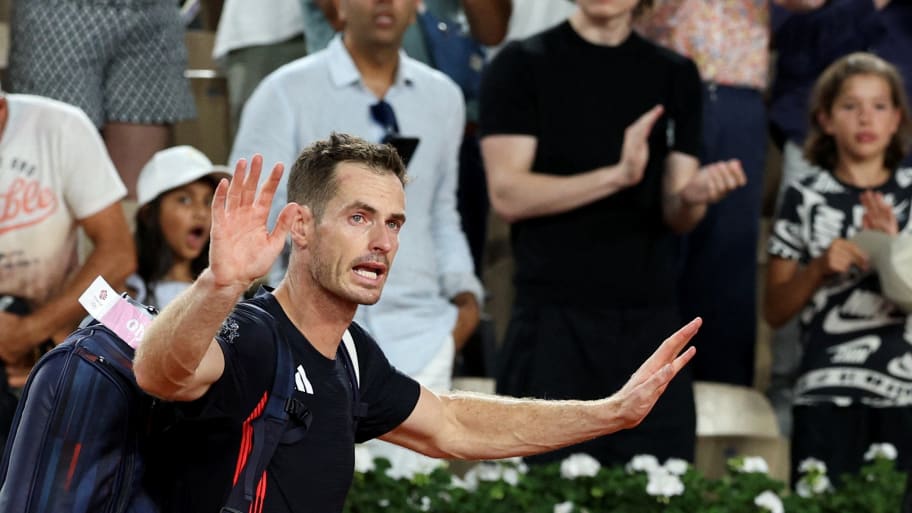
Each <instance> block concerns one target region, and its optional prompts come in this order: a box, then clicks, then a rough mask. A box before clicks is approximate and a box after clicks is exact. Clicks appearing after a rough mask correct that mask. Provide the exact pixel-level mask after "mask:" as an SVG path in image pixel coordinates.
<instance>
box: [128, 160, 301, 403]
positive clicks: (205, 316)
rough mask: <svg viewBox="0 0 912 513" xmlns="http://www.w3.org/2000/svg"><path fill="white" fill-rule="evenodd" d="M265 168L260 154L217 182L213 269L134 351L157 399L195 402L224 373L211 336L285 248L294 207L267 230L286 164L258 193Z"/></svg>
mask: <svg viewBox="0 0 912 513" xmlns="http://www.w3.org/2000/svg"><path fill="white" fill-rule="evenodd" d="M262 166H263V158H262V157H261V156H259V155H257V156H255V157H254V158H253V160H252V162H251V166H250V173H249V174H247V172H246V168H247V163H246V162H245V161H244V160H240V161H239V162H238V164H237V167H236V168H235V174H234V178H233V179H232V181H231V184H230V185H229V184H228V182H227V180H222V181H221V182H220V183H219V185H218V187H217V188H216V189H215V195H214V197H213V199H212V235H211V242H210V248H209V268H208V269H206V270H205V271H203V273H202V274H201V275H200V277H199V278H198V279H197V280H196V282H194V283H193V285H191V286H190V288H189V289H187V290H186V291H184V293H183V294H181V295H180V296H178V297H177V298H176V299H175V300H174V301H172V302H171V304H169V305H168V306H167V308H165V309H164V310H163V311H162V312H161V314H159V316H158V317H156V318H155V320H154V321H153V322H152V324H150V325H149V329H148V330H147V331H146V334H145V336H144V337H143V343H142V345H140V346H139V349H138V351H137V352H136V358H135V359H134V363H133V371H134V373H135V374H136V381H137V383H139V386H140V387H141V388H142V389H143V390H145V391H146V392H148V393H150V394H152V395H154V396H156V397H160V398H163V399H168V400H177V401H190V400H193V399H197V398H199V397H201V396H202V395H203V394H205V393H206V391H207V390H209V387H210V386H211V385H212V384H213V383H215V382H216V381H217V380H218V379H219V377H221V375H222V372H223V371H224V365H225V361H224V357H223V355H222V352H221V348H220V347H219V345H218V343H217V342H216V341H215V339H214V338H213V337H214V336H215V335H216V333H217V331H218V329H219V327H220V326H221V324H222V322H223V321H224V320H225V317H227V316H228V314H229V313H230V312H231V310H232V308H233V307H234V304H235V302H236V301H237V299H238V298H239V297H240V296H241V294H243V292H244V291H245V290H246V289H247V287H249V286H250V284H251V283H252V282H253V280H255V279H257V278H259V277H260V276H263V275H265V274H266V272H267V271H268V270H269V268H270V267H271V265H272V263H273V262H274V261H275V259H276V257H277V256H278V254H279V252H280V251H281V250H282V246H283V244H284V241H285V235H286V234H287V233H288V229H289V226H290V224H291V220H290V215H291V213H292V209H291V208H290V207H291V205H289V206H286V208H285V210H283V211H282V213H281V214H279V219H278V221H277V223H276V227H275V229H274V230H273V232H272V233H270V232H269V231H268V230H267V229H266V217H267V215H268V214H269V207H270V205H271V204H272V198H273V196H274V195H275V191H276V188H277V187H278V184H279V179H280V178H281V176H282V165H281V164H277V165H276V167H275V168H274V169H273V170H272V173H271V174H270V176H269V178H268V179H267V180H266V183H265V184H264V185H263V189H262V190H261V191H260V194H259V195H257V194H256V188H257V182H258V181H259V177H260V170H261V169H262Z"/></svg>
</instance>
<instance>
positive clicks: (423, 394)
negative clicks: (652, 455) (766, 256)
mask: <svg viewBox="0 0 912 513" xmlns="http://www.w3.org/2000/svg"><path fill="white" fill-rule="evenodd" d="M262 165H263V160H262V157H260V156H255V157H254V158H253V161H252V164H251V167H250V171H249V173H248V171H247V164H246V162H245V161H243V160H241V161H239V162H238V165H237V169H236V171H235V175H234V179H233V180H232V181H231V184H230V185H229V184H228V183H227V182H226V181H224V180H223V181H222V183H220V184H219V186H218V188H217V189H216V192H215V198H214V200H213V214H212V236H211V244H210V258H209V261H210V267H209V268H208V269H206V270H205V271H203V273H202V275H201V276H200V277H199V279H198V280H197V281H196V282H195V283H194V284H193V285H192V286H191V287H190V288H189V289H187V291H185V292H184V293H183V294H182V295H181V296H179V297H178V298H177V299H175V300H174V301H172V302H171V303H170V304H169V305H168V307H166V308H165V309H164V311H162V313H161V314H160V315H159V316H158V317H157V318H156V319H155V320H154V321H153V322H152V324H151V325H150V326H149V329H148V330H147V332H146V335H145V337H144V341H143V345H142V346H140V349H139V351H138V352H137V356H136V359H135V363H134V370H135V373H136V377H137V381H138V382H139V384H140V386H141V387H143V388H144V389H145V390H147V391H148V392H149V393H151V394H154V395H156V396H158V397H161V398H165V399H168V400H173V401H184V402H187V404H185V405H183V406H182V407H181V408H180V409H181V410H182V411H183V415H182V416H181V418H182V420H181V421H180V422H179V423H178V424H177V426H175V428H173V429H172V435H171V436H172V438H173V439H174V440H175V441H176V443H177V445H178V447H180V448H181V449H182V451H181V453H182V455H183V459H182V461H179V462H173V467H172V468H174V469H175V474H176V475H175V480H174V483H173V484H172V488H173V489H174V497H177V499H176V501H177V502H175V503H174V504H170V505H169V508H168V511H172V512H184V511H193V512H196V511H216V510H217V509H218V508H219V506H220V504H221V502H222V501H224V500H225V495H226V494H227V492H228V490H229V488H230V486H231V480H232V475H233V473H234V469H235V461H234V458H235V457H236V455H237V457H238V458H244V457H245V456H246V454H245V453H244V452H241V451H239V447H246V445H242V444H241V438H242V431H243V430H244V427H243V426H244V425H245V420H246V419H247V418H248V416H249V415H250V412H252V411H254V410H255V409H256V407H257V406H258V404H259V401H260V400H261V398H262V397H263V394H264V391H268V390H269V389H270V388H271V387H270V385H271V380H272V375H273V373H274V363H273V362H274V361H275V360H274V354H273V352H274V350H275V349H274V348H275V341H274V340H273V338H274V337H275V335H273V334H272V333H263V331H267V330H265V329H263V328H257V327H256V326H258V324H256V323H251V322H245V321H244V320H243V319H244V318H243V317H242V316H241V315H239V314H238V312H234V313H232V309H233V308H234V304H235V300H236V298H237V297H238V296H239V295H240V294H241V293H242V292H243V291H244V290H245V289H246V288H247V287H248V286H249V285H250V283H251V282H252V281H253V280H254V279H255V278H257V277H259V276H262V275H263V274H265V273H266V272H267V271H268V270H269V268H270V267H271V265H272V263H273V261H274V260H275V259H276V257H277V256H278V255H279V252H280V251H281V249H282V246H283V244H284V241H285V238H286V236H288V235H290V237H291V241H292V253H291V260H290V264H289V266H288V271H287V273H286V275H285V278H284V279H283V280H282V281H281V283H279V286H278V287H277V288H276V290H275V292H273V293H271V294H264V295H260V296H258V297H257V298H255V299H253V300H252V301H253V302H255V303H256V304H257V305H258V306H260V307H261V308H263V309H265V310H266V311H267V312H269V313H270V314H271V315H270V317H271V318H272V319H274V322H275V326H276V331H277V332H278V333H279V334H280V336H283V337H284V338H285V339H287V340H288V342H289V343H290V344H291V345H292V346H293V350H292V352H293V356H294V358H295V369H296V390H295V391H294V394H295V398H296V399H298V400H299V401H301V402H303V403H304V404H306V405H307V407H308V408H309V409H310V411H311V419H312V422H311V425H310V428H309V430H308V432H307V436H306V437H304V438H303V439H302V440H299V441H297V442H294V443H291V444H288V445H281V446H280V447H279V449H278V450H277V452H276V454H275V456H274V457H273V458H272V460H271V461H270V463H269V466H268V468H267V472H266V476H267V477H266V480H265V482H264V483H263V487H264V489H265V498H264V502H262V503H261V504H262V506H263V508H262V509H261V511H264V512H267V513H275V512H291V511H320V512H332V511H341V510H342V505H343V502H344V499H345V495H346V492H347V490H348V485H349V483H350V482H351V479H352V474H353V470H354V469H353V451H354V447H353V442H355V441H362V440H367V439H370V438H374V437H381V438H383V439H384V440H386V441H389V442H393V443H396V444H399V445H402V446H405V447H408V448H410V449H412V450H416V451H419V452H422V453H424V454H427V455H429V456H434V457H453V458H462V459H475V458H502V457H509V456H522V455H528V454H533V453H536V452H540V451H542V450H547V449H556V448H558V447H563V446H566V445H569V444H572V443H578V442H581V441H583V440H587V439H590V438H593V437H596V436H601V435H605V434H608V433H612V432H615V431H618V430H620V429H625V428H629V427H632V426H635V425H637V424H639V423H640V422H641V421H642V420H643V418H644V417H645V416H646V415H647V414H648V413H649V411H650V410H651V409H652V406H653V405H654V404H655V401H656V400H657V399H658V397H659V396H660V395H661V393H662V392H663V390H664V389H665V387H666V386H667V385H668V384H669V381H670V380H671V379H672V378H673V377H674V375H675V374H677V372H678V371H679V370H681V368H683V366H684V365H685V364H686V363H687V362H688V361H689V360H690V358H691V357H692V356H693V354H694V352H695V350H694V349H688V350H687V351H684V352H683V353H682V354H681V355H680V356H677V355H678V353H679V352H680V351H681V350H682V349H683V347H684V346H685V345H686V344H687V343H688V341H689V340H690V338H691V337H692V336H693V335H694V333H696V331H697V329H698V327H699V325H700V323H701V321H700V320H699V319H695V320H694V321H693V322H691V323H690V324H688V325H687V326H685V327H684V328H682V329H681V330H679V331H678V332H677V333H676V334H675V335H672V336H671V337H670V338H669V339H668V340H667V342H666V343H665V344H663V345H662V347H661V348H660V349H659V350H658V351H657V352H656V353H655V354H654V355H653V356H652V357H650V358H649V359H648V360H647V362H646V363H644V364H643V366H642V367H641V368H640V369H639V370H638V371H637V372H636V373H635V374H634V375H633V376H632V377H631V378H630V381H629V382H628V383H627V384H626V385H625V386H624V387H623V388H621V389H620V390H619V391H618V392H617V393H615V394H614V395H612V396H610V397H607V398H603V399H600V400H598V401H591V402H579V401H574V402H556V401H531V400H528V401H522V400H513V399H509V400H508V399H502V398H497V397H484V396H479V395H467V394H459V393H454V394H446V395H440V396H438V395H435V394H434V393H433V392H430V391H428V390H427V389H425V388H423V387H421V386H420V385H418V384H417V383H416V382H414V381H413V380H412V379H411V378H409V377H407V376H405V375H402V374H400V373H398V372H397V371H396V370H395V369H393V368H392V367H391V366H390V365H389V363H388V362H387V360H386V358H385V357H384V356H383V354H382V352H381V351H380V350H379V348H378V347H377V344H376V342H374V341H373V340H372V339H371V337H370V336H369V335H367V334H366V333H365V332H364V331H363V330H361V329H360V327H358V326H357V325H356V324H352V318H353V317H354V314H355V309H356V308H357V307H358V305H359V304H372V303H375V302H376V301H377V300H378V299H379V298H380V292H381V289H382V288H383V285H384V282H385V280H386V277H387V274H388V271H389V266H390V264H391V263H392V260H393V257H394V256H395V254H396V251H397V249H398V245H399V240H398V236H399V231H400V229H401V228H402V225H403V223H404V221H405V214H404V212H405V192H404V186H403V184H404V182H405V167H404V166H403V164H402V161H401V159H400V158H399V157H398V155H397V154H396V153H395V151H394V150H392V149H391V147H390V146H387V145H372V144H369V143H367V142H364V141H362V140H360V139H357V138H354V137H351V136H346V135H338V134H334V135H332V136H331V137H330V139H329V140H326V141H318V142H316V143H314V144H313V145H311V146H310V147H308V148H307V149H305V150H304V152H303V153H302V154H301V156H300V157H299V158H298V160H297V162H296V163H295V165H294V168H293V170H292V173H291V176H290V178H289V198H291V200H292V201H291V202H289V203H288V205H286V206H285V208H284V209H283V210H282V212H281V213H280V214H279V218H278V221H277V223H276V228H275V229H274V230H273V232H272V233H269V232H268V231H267V230H266V218H267V214H268V212H269V207H270V203H271V202H272V198H273V195H274V194H275V190H276V187H277V186H278V183H279V179H280V177H281V174H282V165H281V164H278V165H276V168H275V169H273V171H272V173H271V174H270V176H269V178H267V179H266V181H265V184H264V186H263V189H262V191H260V193H259V195H257V194H256V188H257V182H258V180H259V176H260V171H261V168H262ZM226 318H227V319H226ZM220 326H221V328H220ZM346 329H349V330H350V332H351V333H352V335H353V338H354V343H355V347H356V348H357V351H356V352H357V361H356V362H357V366H358V367H359V369H360V372H359V374H360V380H359V382H360V385H359V391H360V401H361V402H362V403H364V404H362V405H359V406H361V407H363V408H359V410H362V413H363V416H361V417H360V419H359V420H358V422H357V426H354V425H353V422H352V418H353V405H352V399H353V397H352V395H353V394H350V392H351V390H350V389H349V388H348V387H350V386H351V380H350V379H346V378H347V377H348V376H346V373H345V372H342V370H341V368H340V366H341V365H344V364H343V363H340V362H339V360H340V358H337V355H339V347H340V340H341V339H342V337H343V332H344V331H345V330H346ZM268 331H270V332H271V331H272V330H271V329H270V330H268ZM341 360H343V361H344V358H342V359H341ZM270 367H272V369H271V368H270ZM239 452H240V454H239Z"/></svg>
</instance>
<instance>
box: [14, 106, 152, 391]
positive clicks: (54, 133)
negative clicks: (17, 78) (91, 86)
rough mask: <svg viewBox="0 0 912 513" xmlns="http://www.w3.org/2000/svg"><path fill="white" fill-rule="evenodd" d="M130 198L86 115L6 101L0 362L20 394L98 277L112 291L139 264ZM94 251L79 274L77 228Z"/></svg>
mask: <svg viewBox="0 0 912 513" xmlns="http://www.w3.org/2000/svg"><path fill="white" fill-rule="evenodd" d="M125 195H126V188H125V187H124V184H123V182H121V180H120V178H119V176H118V174H117V171H116V170H115V168H114V165H113V164H112V162H111V159H110V157H108V153H107V151H106V150H105V146H104V143H103V142H102V140H101V137H100V136H99V134H98V131H97V130H96V129H95V126H94V125H93V124H92V122H91V121H90V120H89V118H88V117H87V116H86V115H85V113H83V112H82V111H81V110H80V109H78V108H76V107H73V106H71V105H67V104H65V103H61V102H58V101H55V100H50V99H47V98H42V97H39V96H31V95H19V94H9V95H7V94H4V93H2V92H0V298H3V297H6V299H5V300H4V302H7V303H8V302H9V301H10V299H11V298H13V297H15V298H17V302H18V303H20V304H23V305H24V306H26V309H27V310H28V312H27V313H25V314H24V315H15V314H11V313H8V312H6V311H0V359H2V360H3V362H4V363H5V366H6V370H7V373H8V374H9V376H8V378H9V384H10V385H11V386H12V387H13V388H16V387H21V386H22V385H23V384H24V382H25V378H26V376H27V374H28V370H29V369H30V368H31V365H32V364H34V360H35V357H36V356H37V354H38V352H39V347H40V346H41V345H42V344H43V343H44V342H45V341H48V340H55V341H57V342H59V341H60V340H61V339H62V337H63V336H65V335H66V334H67V333H69V331H71V330H72V329H73V328H74V327H75V325H76V324H77V323H78V321H79V319H81V318H82V317H83V316H84V315H85V312H84V311H83V309H82V307H81V306H80V305H79V303H78V302H77V299H78V297H79V294H80V293H82V291H83V290H85V289H86V288H87V287H88V286H89V284H90V283H91V281H92V280H93V279H94V278H95V277H96V276H98V275H102V276H104V277H105V279H107V280H108V281H109V282H110V283H111V284H112V285H114V286H115V287H119V286H121V285H122V284H123V281H124V279H125V278H126V277H127V276H128V275H129V274H130V272H132V271H133V269H134V268H135V265H136V263H135V261H136V254H135V250H134V246H133V242H132V239H131V237H130V231H129V228H128V226H127V221H126V219H125V217H124V214H123V211H122V209H121V206H120V200H121V199H122V198H123V197H124V196H125ZM78 227H82V229H83V230H84V231H85V233H86V235H87V236H88V238H89V239H90V240H91V241H92V244H93V249H92V251H91V253H90V254H89V255H88V257H87V258H86V260H85V262H83V263H82V265H80V264H79V261H78V258H77V253H76V240H77V228H78Z"/></svg>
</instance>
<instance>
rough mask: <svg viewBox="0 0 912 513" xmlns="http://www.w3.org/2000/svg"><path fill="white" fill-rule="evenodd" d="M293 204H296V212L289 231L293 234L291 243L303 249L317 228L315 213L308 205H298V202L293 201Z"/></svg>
mask: <svg viewBox="0 0 912 513" xmlns="http://www.w3.org/2000/svg"><path fill="white" fill-rule="evenodd" d="M293 205H294V206H295V210H294V212H295V213H294V217H293V218H292V220H291V229H290V230H289V231H288V233H289V234H290V235H291V243H292V244H293V245H294V246H295V247H300V248H302V249H303V248H306V247H307V240H308V238H309V237H310V236H311V234H312V233H313V230H314V228H315V226H314V215H313V212H312V211H311V210H310V207H308V206H306V205H298V204H297V203H293Z"/></svg>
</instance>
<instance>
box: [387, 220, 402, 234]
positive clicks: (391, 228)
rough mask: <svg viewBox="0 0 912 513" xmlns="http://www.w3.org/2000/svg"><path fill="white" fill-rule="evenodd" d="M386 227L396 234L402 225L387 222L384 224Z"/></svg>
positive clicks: (395, 222) (396, 222)
mask: <svg viewBox="0 0 912 513" xmlns="http://www.w3.org/2000/svg"><path fill="white" fill-rule="evenodd" d="M386 226H387V227H388V228H389V229H390V230H393V231H396V232H398V231H399V229H400V228H402V224H401V223H400V222H399V221H388V222H387V223H386Z"/></svg>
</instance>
